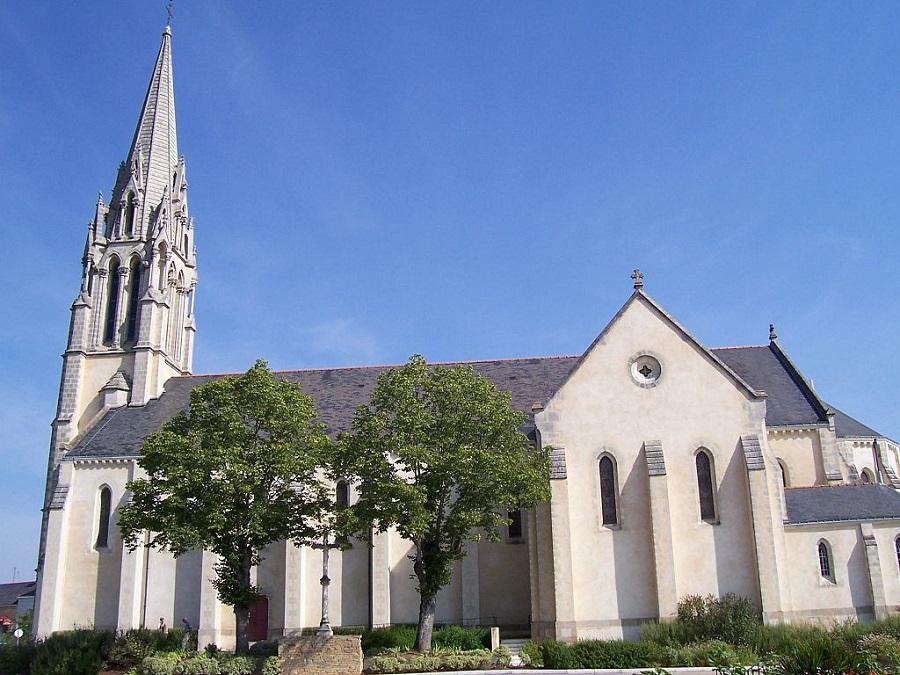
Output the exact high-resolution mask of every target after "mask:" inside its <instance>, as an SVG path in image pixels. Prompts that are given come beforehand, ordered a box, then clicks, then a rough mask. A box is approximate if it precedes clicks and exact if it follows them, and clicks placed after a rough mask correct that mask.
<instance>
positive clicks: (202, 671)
mask: <svg viewBox="0 0 900 675" xmlns="http://www.w3.org/2000/svg"><path fill="white" fill-rule="evenodd" d="M251 672H252V671H251ZM175 675H219V661H218V660H216V659H211V658H209V657H208V656H194V657H191V658H189V659H185V660H184V661H181V662H180V663H178V665H177V666H176V667H175Z"/></svg>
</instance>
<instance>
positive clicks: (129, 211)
mask: <svg viewBox="0 0 900 675" xmlns="http://www.w3.org/2000/svg"><path fill="white" fill-rule="evenodd" d="M136 210H137V204H135V202H134V193H133V192H129V193H128V196H127V197H126V198H125V236H126V237H130V236H131V235H132V234H134V214H135V211H136Z"/></svg>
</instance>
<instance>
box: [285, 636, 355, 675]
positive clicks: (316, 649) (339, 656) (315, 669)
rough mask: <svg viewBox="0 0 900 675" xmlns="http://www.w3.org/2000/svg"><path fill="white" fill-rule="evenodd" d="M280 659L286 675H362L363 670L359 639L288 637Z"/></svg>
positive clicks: (351, 637)
mask: <svg viewBox="0 0 900 675" xmlns="http://www.w3.org/2000/svg"><path fill="white" fill-rule="evenodd" d="M278 656H280V657H281V664H282V665H281V672H282V675H360V673H361V672H362V669H363V656H362V645H361V643H360V637H359V635H335V636H333V637H330V638H322V637H318V636H314V635H311V636H295V637H288V638H285V639H284V640H283V641H282V642H281V643H280V644H279V645H278Z"/></svg>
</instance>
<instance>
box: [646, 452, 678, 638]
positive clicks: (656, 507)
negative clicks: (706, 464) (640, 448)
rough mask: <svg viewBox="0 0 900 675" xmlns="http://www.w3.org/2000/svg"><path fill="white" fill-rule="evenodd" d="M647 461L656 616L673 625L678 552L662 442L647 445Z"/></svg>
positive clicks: (675, 606) (676, 600)
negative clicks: (673, 543)
mask: <svg viewBox="0 0 900 675" xmlns="http://www.w3.org/2000/svg"><path fill="white" fill-rule="evenodd" d="M644 461H645V462H646V464H647V477H648V480H647V483H648V486H649V497H650V521H651V533H652V536H653V558H654V563H655V564H654V569H655V570H656V606H657V615H658V616H659V620H660V621H670V620H672V619H674V618H675V617H676V615H677V613H678V588H677V585H676V582H675V551H674V548H673V545H672V520H671V516H670V513H671V512H670V509H669V481H668V476H667V475H666V460H665V456H664V455H663V447H662V443H661V442H660V441H644Z"/></svg>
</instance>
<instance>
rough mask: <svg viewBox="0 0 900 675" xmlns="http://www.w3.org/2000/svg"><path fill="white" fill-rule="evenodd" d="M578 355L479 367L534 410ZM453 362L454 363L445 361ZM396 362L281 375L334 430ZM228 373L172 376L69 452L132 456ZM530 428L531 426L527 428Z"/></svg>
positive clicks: (519, 404) (516, 402) (519, 406)
mask: <svg viewBox="0 0 900 675" xmlns="http://www.w3.org/2000/svg"><path fill="white" fill-rule="evenodd" d="M577 360H578V357H576V356H555V357H541V358H530V359H504V360H498V361H475V362H471V363H469V364H468V365H471V366H472V368H473V369H474V370H475V372H477V373H480V374H481V375H484V376H485V377H487V378H488V379H489V380H491V381H492V382H494V384H496V385H497V387H498V388H499V389H502V390H504V391H508V392H509V393H510V396H511V403H512V406H513V407H514V408H515V409H516V410H520V411H522V412H524V413H525V414H527V415H529V417H530V415H531V405H532V403H534V402H535V401H540V402H541V403H546V402H547V401H548V400H549V399H550V397H551V396H552V395H553V393H554V392H555V391H556V389H557V388H558V387H559V386H560V384H562V382H563V380H564V379H565V378H566V376H567V375H568V374H569V372H570V371H571V370H572V368H573V367H574V365H575V362H576V361H577ZM446 365H451V364H446ZM392 367H395V366H369V367H361V368H332V369H321V370H295V371H282V372H279V373H278V377H281V378H284V379H286V380H289V381H291V382H298V383H300V386H301V387H302V388H303V391H304V392H306V393H307V394H309V395H310V396H312V397H313V400H314V401H315V403H316V410H317V411H318V413H319V420H320V421H321V422H322V423H324V424H325V425H326V426H327V427H328V431H329V432H330V433H338V432H341V431H346V430H347V429H349V428H350V423H351V421H352V419H353V414H354V413H355V411H356V408H357V407H358V406H361V405H365V404H366V403H368V402H369V398H370V397H371V395H372V391H373V389H374V388H375V381H376V380H377V378H378V375H379V374H380V373H382V372H384V371H385V370H388V369H389V368H392ZM219 377H224V376H223V375H195V376H191V377H173V378H171V379H170V380H169V381H168V382H166V386H165V392H164V393H163V395H162V396H160V397H159V398H158V399H156V400H153V401H150V402H149V403H147V404H146V405H143V406H133V407H132V406H124V407H122V408H116V409H115V410H112V411H110V412H109V413H107V414H106V415H105V416H104V417H103V419H102V420H100V422H99V423H98V424H97V426H96V427H95V428H94V429H93V430H91V431H89V432H88V433H87V434H86V435H85V436H84V437H83V438H81V439H80V440H79V441H78V443H77V444H76V445H75V447H74V448H73V449H72V450H71V451H70V452H69V453H68V455H67V456H68V457H71V458H78V457H129V456H134V455H138V454H140V449H141V445H142V444H143V442H144V439H145V438H146V437H147V436H149V435H150V434H151V433H153V432H154V431H156V430H157V429H159V427H160V426H161V425H162V424H163V423H164V422H165V421H166V420H168V419H170V418H171V417H173V416H174V415H175V414H177V413H178V412H180V411H181V410H186V409H187V407H188V403H189V402H190V393H191V390H192V389H193V388H194V387H196V386H197V385H199V384H203V383H205V382H209V381H210V380H213V379H216V378H219ZM524 431H525V432H526V433H527V432H529V431H531V428H530V427H529V428H527V429H525V430H524Z"/></svg>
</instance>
